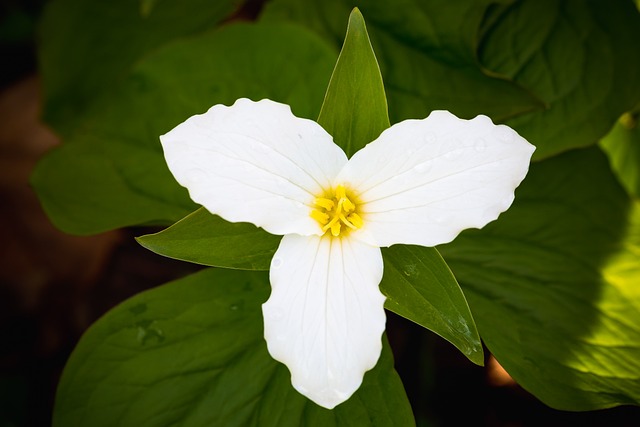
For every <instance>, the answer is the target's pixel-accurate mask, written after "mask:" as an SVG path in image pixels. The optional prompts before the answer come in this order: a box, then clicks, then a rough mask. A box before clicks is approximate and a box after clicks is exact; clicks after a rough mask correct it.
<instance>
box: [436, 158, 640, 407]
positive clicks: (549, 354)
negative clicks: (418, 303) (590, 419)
mask: <svg viewBox="0 0 640 427" xmlns="http://www.w3.org/2000/svg"><path fill="white" fill-rule="evenodd" d="M440 250H441V252H442V254H443V256H444V257H445V259H446V260H447V262H448V263H449V265H450V266H451V268H452V270H453V272H454V273H455V275H456V277H457V278H458V280H459V281H460V284H461V285H462V287H463V289H464V292H465V295H466V296H467V298H468V300H469V304H470V306H471V309H472V311H473V313H474V317H475V319H476V322H477V325H478V329H479V330H480V336H481V337H482V339H483V340H484V342H485V344H486V345H487V347H488V348H489V350H490V351H491V352H492V353H493V354H494V355H495V356H496V358H497V359H498V360H499V361H500V363H501V364H502V365H503V366H504V367H505V369H506V370H507V371H508V372H509V373H510V374H511V375H512V376H513V377H514V378H515V380H516V381H518V383H520V384H521V385H522V386H523V387H525V388H526V389H527V390H529V391H530V392H532V393H533V394H534V395H536V396H537V397H538V398H540V399H541V400H542V401H543V402H545V403H546V404H548V405H550V406H552V407H554V408H559V409H567V410H591V409H598V408H605V407H610V406H615V405H622V404H636V405H637V404H639V403H640V387H638V384H640V374H639V373H640V325H639V324H638V322H637V319H638V318H640V287H638V286H637V285H638V283H639V282H640V263H638V259H640V204H639V203H638V202H632V201H631V200H629V198H628V196H627V194H626V193H625V192H624V190H623V189H622V188H621V187H620V185H619V184H618V183H617V181H616V179H615V177H614V176H613V175H612V173H611V171H610V169H609V166H608V163H607V159H606V158H605V156H604V155H603V154H602V152H600V150H598V149H596V148H590V149H583V150H574V151H570V152H567V153H565V154H563V155H560V156H557V157H554V158H552V159H548V160H545V161H543V162H539V163H535V164H533V165H532V167H531V171H530V172H529V175H528V176H527V179H526V180H525V181H524V182H523V184H522V185H521V187H520V188H519V189H518V191H517V194H516V199H515V203H514V204H513V206H512V207H511V208H510V209H509V210H508V211H507V212H505V213H504V214H502V215H501V216H500V218H499V219H498V220H497V221H496V222H493V223H491V224H489V225H487V226H486V227H485V228H484V229H482V230H479V231H476V230H472V231H467V232H465V233H463V234H461V235H460V236H459V237H458V238H457V239H456V240H455V241H454V242H453V243H451V244H448V245H446V246H443V247H441V248H440Z"/></svg>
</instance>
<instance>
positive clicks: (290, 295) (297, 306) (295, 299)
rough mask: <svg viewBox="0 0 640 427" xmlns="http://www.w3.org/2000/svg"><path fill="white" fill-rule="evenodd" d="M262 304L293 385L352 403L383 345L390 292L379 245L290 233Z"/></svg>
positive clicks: (327, 403) (272, 346)
mask: <svg viewBox="0 0 640 427" xmlns="http://www.w3.org/2000/svg"><path fill="white" fill-rule="evenodd" d="M270 271H271V273H270V278H271V287H272V292H271V296H270V297H269V300H268V301H267V302H266V303H265V304H264V305H263V306H262V312H263V315H264V336H265V339H266V341H267V346H268V348H269V353H271V356H272V357H273V358H274V359H276V360H279V361H280V362H282V363H284V364H285V365H287V367H288V368H289V370H290V371H291V382H292V384H293V387H295V389H296V390H298V391H299V392H300V393H302V394H303V395H305V396H307V397H308V398H309V399H311V400H313V401H314V402H316V403H317V404H318V405H320V406H323V407H325V408H328V409H332V408H333V407H335V406H336V405H338V404H340V403H342V402H344V401H345V400H347V399H348V398H349V397H350V396H351V395H352V394H353V393H354V392H355V391H356V390H357V389H358V387H360V384H361V383H362V378H363V376H364V373H365V372H366V371H368V370H369V369H371V368H373V367H374V366H375V364H376V362H377V361H378V358H379V357H380V351H381V350H382V342H381V336H382V333H383V332H384V327H385V313H384V309H383V305H384V299H385V297H384V296H383V295H382V294H381V293H380V290H379V289H378V284H379V283H380V280H381V279H382V255H381V252H380V249H379V248H376V247H372V246H369V245H367V244H365V243H361V242H358V241H354V240H353V239H346V238H343V239H340V238H331V237H327V236H324V237H318V236H309V237H306V236H298V235H287V236H284V238H283V239H282V242H281V243H280V247H279V248H278V250H277V252H276V253H275V255H274V257H273V261H272V263H271V270H270Z"/></svg>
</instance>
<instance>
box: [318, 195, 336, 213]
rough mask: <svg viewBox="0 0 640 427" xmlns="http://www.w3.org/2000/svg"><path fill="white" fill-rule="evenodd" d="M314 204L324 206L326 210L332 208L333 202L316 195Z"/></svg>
mask: <svg viewBox="0 0 640 427" xmlns="http://www.w3.org/2000/svg"><path fill="white" fill-rule="evenodd" d="M315 204H316V206H320V207H321V208H325V209H326V210H328V211H330V210H331V209H333V207H334V206H335V204H334V203H333V200H329V199H325V198H324V197H318V198H317V199H316V201H315Z"/></svg>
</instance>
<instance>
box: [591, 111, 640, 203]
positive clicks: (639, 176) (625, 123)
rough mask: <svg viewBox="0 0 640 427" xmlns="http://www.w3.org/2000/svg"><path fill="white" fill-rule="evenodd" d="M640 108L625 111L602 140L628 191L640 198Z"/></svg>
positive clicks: (612, 164)
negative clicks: (639, 123)
mask: <svg viewBox="0 0 640 427" xmlns="http://www.w3.org/2000/svg"><path fill="white" fill-rule="evenodd" d="M639 114H640V108H637V109H636V111H635V112H631V113H625V114H624V115H623V116H622V117H621V118H620V120H619V121H618V123H617V124H616V125H615V126H614V128H613V129H612V130H611V132H609V133H608V134H607V136H605V137H604V138H603V139H602V140H601V141H600V147H602V149H603V150H604V152H605V153H606V154H607V156H609V162H610V163H611V167H612V169H613V171H614V172H615V174H616V175H617V176H618V179H619V180H620V183H621V184H622V185H623V186H624V187H625V188H626V189H627V192H628V193H629V194H630V195H632V196H634V197H636V198H638V199H640V126H639V125H638V120H639V119H640V118H639Z"/></svg>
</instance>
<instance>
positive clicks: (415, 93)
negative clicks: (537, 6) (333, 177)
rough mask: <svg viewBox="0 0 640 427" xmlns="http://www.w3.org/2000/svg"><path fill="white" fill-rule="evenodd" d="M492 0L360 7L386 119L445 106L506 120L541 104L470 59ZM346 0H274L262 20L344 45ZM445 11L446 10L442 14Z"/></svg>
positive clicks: (375, 2) (378, 1)
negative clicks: (287, 24)
mask: <svg viewBox="0 0 640 427" xmlns="http://www.w3.org/2000/svg"><path fill="white" fill-rule="evenodd" d="M494 3H496V2H495V1H478V0H461V1H456V2H455V4H453V3H452V2H447V1H445V0H438V1H429V2H415V1H409V0H404V1H403V2H402V3H401V5H400V6H398V5H396V4H395V3H394V5H393V7H390V6H389V3H388V2H387V1H384V0H372V1H368V2H362V4H361V5H359V6H360V7H361V9H362V13H363V14H364V16H365V18H366V19H367V22H368V29H369V35H370V37H371V41H372V44H373V47H374V50H375V52H376V53H377V57H378V60H379V64H380V69H381V71H382V76H383V77H384V81H385V89H386V93H387V100H388V103H389V114H390V119H391V123H396V122H399V121H401V120H404V119H408V118H419V119H422V118H424V117H426V116H427V115H428V114H429V113H430V112H431V111H433V110H438V109H445V110H449V111H451V112H453V113H455V114H457V115H458V116H461V117H473V116H476V115H477V114H487V115H489V116H491V117H492V118H493V119H494V120H504V119H506V118H509V117H513V116H516V115H519V114H524V113H526V112H530V111H533V110H536V109H539V108H542V107H543V105H542V104H541V102H540V101H539V100H538V99H537V98H536V97H535V96H534V95H532V94H531V93H529V92H527V91H526V90H524V89H522V88H520V87H519V86H517V85H515V84H513V83H512V82H509V81H507V80H505V79H504V78H502V77H500V76H495V75H494V74H491V75H490V74H488V73H487V72H485V70H484V69H483V68H482V66H481V65H480V64H479V62H478V60H477V58H476V53H475V52H476V50H477V43H478V32H479V30H480V23H481V22H482V19H483V17H484V16H485V13H486V11H487V8H488V7H489V6H490V5H491V4H494ZM351 4H352V2H351V1H348V0H315V1H314V0H310V1H307V2H304V3H302V2H298V1H296V0H274V1H272V2H270V3H269V4H268V5H267V7H266V8H265V11H264V13H263V15H262V19H263V20H264V21H283V20H284V21H290V22H296V23H299V24H301V25H304V26H305V28H311V29H313V30H314V31H316V32H317V33H318V34H320V35H323V36H324V37H325V38H326V39H328V40H330V41H331V42H333V43H334V44H335V45H338V46H339V45H340V44H341V43H342V28H344V27H343V25H344V16H346V13H347V11H348V10H349V7H350V6H349V5H351ZM443 11H444V12H443Z"/></svg>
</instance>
